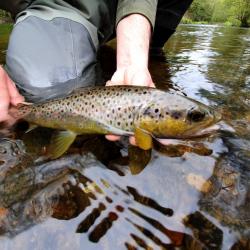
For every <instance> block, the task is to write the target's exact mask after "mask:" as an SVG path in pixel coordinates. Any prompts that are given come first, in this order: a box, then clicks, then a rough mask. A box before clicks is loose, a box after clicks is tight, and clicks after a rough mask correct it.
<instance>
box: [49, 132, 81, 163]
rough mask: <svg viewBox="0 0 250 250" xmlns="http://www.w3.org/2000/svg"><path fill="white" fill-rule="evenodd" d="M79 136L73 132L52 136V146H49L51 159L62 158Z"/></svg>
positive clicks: (58, 133)
mask: <svg viewBox="0 0 250 250" xmlns="http://www.w3.org/2000/svg"><path fill="white" fill-rule="evenodd" d="M76 136H77V134H75V133H74V132H72V131H60V132H57V133H56V134H55V135H53V136H52V140H51V145H50V146H49V149H48V150H49V155H50V158H51V159H56V158H58V157H60V156H61V155H62V154H63V153H65V152H66V151H67V149H68V148H69V147H70V145H71V144H72V143H73V141H74V140H75V138H76Z"/></svg>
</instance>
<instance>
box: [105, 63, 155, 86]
mask: <svg viewBox="0 0 250 250" xmlns="http://www.w3.org/2000/svg"><path fill="white" fill-rule="evenodd" d="M106 85H107V86H112V85H135V86H146V87H155V85H154V83H153V81H152V78H151V75H150V73H149V70H148V68H147V67H138V66H137V67H136V66H128V67H122V68H120V69H117V70H116V72H115V73H114V75H113V76H112V78H111V80H110V81H108V82H107V83H106Z"/></svg>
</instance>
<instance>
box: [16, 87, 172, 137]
mask: <svg viewBox="0 0 250 250" xmlns="http://www.w3.org/2000/svg"><path fill="white" fill-rule="evenodd" d="M169 96H172V95H171V94H168V93H165V92H163V91H160V90H157V89H154V88H146V87H132V86H112V87H91V88H84V89H81V90H80V91H79V92H77V93H74V94H71V95H69V96H67V97H65V98H61V99H56V100H52V101H48V102H45V103H39V104H35V105H22V106H21V107H20V108H19V109H18V113H16V114H15V116H16V117H22V118H24V119H25V120H26V121H28V122H30V123H34V124H38V125H40V126H44V127H50V128H55V129H62V130H72V131H74V132H76V133H79V134H82V133H104V134H106V133H115V134H119V135H127V134H132V133H133V132H134V121H135V119H136V118H137V117H138V114H139V112H140V109H142V108H143V107H146V106H147V105H148V104H149V103H152V102H155V101H157V100H158V99H159V98H169ZM95 123H96V124H95ZM93 124H95V125H96V126H94V125H93Z"/></svg>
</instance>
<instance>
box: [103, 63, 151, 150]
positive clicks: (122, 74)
mask: <svg viewBox="0 0 250 250" xmlns="http://www.w3.org/2000/svg"><path fill="white" fill-rule="evenodd" d="M106 85H107V86H112V85H135V86H146V87H155V85H154V83H153V81H152V78H151V75H150V73H149V70H148V68H146V67H144V68H139V67H133V66H129V67H123V68H121V69H117V71H116V72H115V73H114V75H113V76H112V78H111V80H110V81H108V82H107V83H106ZM106 138H107V139H108V140H110V141H117V140H120V136H117V135H106ZM129 142H130V143H131V144H132V145H136V141H135V138H134V136H130V138H129Z"/></svg>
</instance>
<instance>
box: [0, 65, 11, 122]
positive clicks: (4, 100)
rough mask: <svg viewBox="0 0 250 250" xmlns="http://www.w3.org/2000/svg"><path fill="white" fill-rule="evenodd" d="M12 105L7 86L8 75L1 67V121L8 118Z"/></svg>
mask: <svg viewBox="0 0 250 250" xmlns="http://www.w3.org/2000/svg"><path fill="white" fill-rule="evenodd" d="M9 103H10V96H9V90H8V86H7V79H6V73H5V71H4V70H3V69H2V67H0V121H4V120H6V119H7V118H8V109H9Z"/></svg>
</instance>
